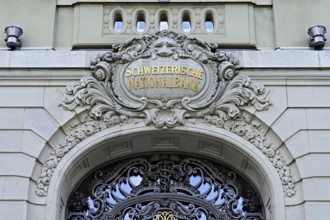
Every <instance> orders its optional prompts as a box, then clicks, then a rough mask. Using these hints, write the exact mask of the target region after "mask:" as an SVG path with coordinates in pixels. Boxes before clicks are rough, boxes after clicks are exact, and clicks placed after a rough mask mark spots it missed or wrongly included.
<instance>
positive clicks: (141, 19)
mask: <svg viewBox="0 0 330 220" xmlns="http://www.w3.org/2000/svg"><path fill="white" fill-rule="evenodd" d="M145 27H146V22H145V16H144V14H143V13H138V14H137V17H136V30H137V31H138V32H140V33H142V32H144V30H145Z"/></svg>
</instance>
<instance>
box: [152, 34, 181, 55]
mask: <svg viewBox="0 0 330 220" xmlns="http://www.w3.org/2000/svg"><path fill="white" fill-rule="evenodd" d="M177 46H178V44H177V43H176V41H175V40H174V39H172V38H169V37H162V38H159V39H157V40H156V41H155V43H154V44H153V47H154V49H155V52H156V54H157V55H159V56H163V57H168V56H171V55H173V54H174V53H175V50H176V48H177Z"/></svg>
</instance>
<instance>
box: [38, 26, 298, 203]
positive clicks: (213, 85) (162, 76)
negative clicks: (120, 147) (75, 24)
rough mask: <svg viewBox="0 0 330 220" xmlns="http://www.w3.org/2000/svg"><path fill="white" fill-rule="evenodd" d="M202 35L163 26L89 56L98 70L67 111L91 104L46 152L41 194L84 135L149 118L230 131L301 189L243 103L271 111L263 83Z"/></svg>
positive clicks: (162, 124)
mask: <svg viewBox="0 0 330 220" xmlns="http://www.w3.org/2000/svg"><path fill="white" fill-rule="evenodd" d="M216 48H217V46H216V45H211V44H208V43H206V42H205V41H203V40H201V39H198V38H189V37H187V36H185V35H182V34H178V33H174V32H168V31H161V32H157V33H155V34H154V35H149V36H143V37H141V38H133V39H130V40H127V41H125V42H124V43H121V44H118V45H114V46H113V50H112V51H111V52H107V53H105V54H103V55H100V56H98V57H97V58H96V59H95V60H92V62H91V69H92V74H91V75H87V76H84V77H82V78H81V80H80V82H74V83H72V84H70V85H68V86H67V87H66V94H65V95H64V99H63V102H62V103H61V104H60V105H61V106H62V107H63V108H64V109H67V110H75V109H76V108H77V107H78V106H79V107H86V108H87V109H88V111H89V116H88V118H87V119H86V120H84V121H83V122H81V123H78V122H77V123H76V124H75V125H74V126H72V127H73V128H72V130H71V131H70V133H69V135H67V137H66V139H65V141H64V142H63V143H62V144H60V145H59V146H58V147H56V148H55V149H54V151H53V152H52V153H51V155H50V156H49V157H48V158H47V160H46V162H45V164H44V165H43V169H42V171H41V173H40V175H39V178H38V180H37V188H38V190H37V194H38V195H39V196H46V195H47V191H48V185H49V182H50V179H51V177H52V175H53V172H54V170H55V168H56V166H57V164H58V163H59V162H60V161H61V159H62V158H63V156H64V155H65V154H66V153H67V152H69V151H70V149H72V148H73V147H74V146H75V145H76V144H78V143H79V142H81V141H82V140H84V139H85V138H87V137H89V136H91V135H93V134H95V133H97V132H99V131H101V130H104V129H106V128H109V127H113V126H116V125H118V124H125V123H131V122H133V121H144V122H145V124H146V125H152V126H155V127H157V128H172V127H175V126H183V125H185V124H186V123H204V124H205V123H206V124H211V125H215V126H217V127H219V128H224V129H226V130H228V131H231V132H233V133H235V134H237V135H239V136H241V137H243V138H245V139H246V140H248V141H249V142H250V143H252V144H253V145H254V146H256V147H257V148H258V149H259V150H261V151H262V152H263V153H264V154H265V155H266V156H267V157H268V158H269V159H270V161H271V162H272V164H273V165H274V167H275V168H276V170H277V171H278V173H279V175H280V178H281V180H282V184H283V187H284V192H285V194H286V195H287V196H289V197H290V196H293V195H294V194H295V190H296V189H295V186H294V182H293V179H292V175H291V171H290V168H289V167H288V166H286V163H285V161H284V159H283V157H282V156H281V155H280V153H279V152H277V151H276V149H275V148H274V147H273V146H272V143H270V142H269V141H267V140H266V137H265V132H264V131H262V129H261V128H260V125H259V124H258V122H256V121H251V119H250V118H249V117H248V115H247V114H245V113H243V109H244V108H245V107H248V106H253V107H254V108H255V109H256V110H258V111H261V110H266V109H268V108H269V105H270V102H269V98H268V96H267V94H266V90H265V89H264V87H263V85H261V84H259V83H257V82H254V81H252V80H251V79H250V78H249V77H248V76H244V75H238V70H237V69H238V68H239V63H238V60H237V59H236V58H235V57H233V56H231V55H229V54H226V53H224V52H221V51H218V50H217V49H216Z"/></svg>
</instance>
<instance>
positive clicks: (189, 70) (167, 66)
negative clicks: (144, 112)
mask: <svg viewBox="0 0 330 220" xmlns="http://www.w3.org/2000/svg"><path fill="white" fill-rule="evenodd" d="M123 70H124V72H123V73H121V74H122V77H121V80H122V81H123V85H125V88H126V91H127V92H130V93H132V94H133V95H135V96H138V97H149V98H152V99H164V98H168V99H175V98H176V99H177V98H181V97H185V96H187V97H192V96H195V95H197V94H199V93H200V92H201V91H203V89H204V88H205V81H206V80H209V79H210V77H208V76H207V75H208V72H207V70H206V69H204V67H203V66H202V65H200V64H199V63H197V62H196V61H194V60H192V59H185V60H180V61H178V60H173V59H170V58H160V59H159V60H157V61H155V60H152V59H145V60H137V61H134V62H132V63H130V64H129V65H128V66H127V67H126V68H123Z"/></svg>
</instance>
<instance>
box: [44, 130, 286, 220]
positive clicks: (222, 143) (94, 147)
mask: <svg viewBox="0 0 330 220" xmlns="http://www.w3.org/2000/svg"><path fill="white" fill-rule="evenodd" d="M142 135H143V136H148V137H149V138H147V140H148V142H149V146H147V145H140V146H143V147H142V148H139V149H138V148H136V146H135V145H136V144H135V143H134V142H136V141H138V140H139V139H138V138H139V137H141V136H142ZM157 138H160V139H158V140H156V139H157ZM180 138H183V139H180ZM187 140H193V141H194V143H195V144H194V146H195V148H194V149H191V148H188V147H185V146H184V145H183V144H182V143H184V142H185V141H187ZM162 141H165V142H162ZM166 141H167V142H166ZM152 146H153V147H152ZM150 150H152V151H154V152H159V151H177V152H187V153H194V154H197V155H201V156H204V157H205V156H206V157H212V158H213V159H216V160H219V161H220V162H222V163H225V164H227V165H229V166H231V167H233V168H235V169H236V170H238V171H239V172H241V173H242V172H243V173H244V174H245V175H246V176H247V178H248V179H249V180H250V181H251V182H252V183H253V184H254V185H256V186H257V188H258V189H259V192H260V193H261V195H262V199H263V205H264V207H265V210H266V211H265V212H266V218H267V219H284V213H285V212H284V197H285V196H284V193H283V188H282V184H281V180H280V178H279V176H278V173H277V172H276V170H275V168H274V167H273V165H272V164H271V163H270V162H269V160H268V158H267V157H266V156H265V155H264V154H263V153H262V152H261V151H259V150H256V147H255V146H253V145H252V144H251V143H249V142H248V141H246V140H244V139H243V138H241V137H239V136H237V135H236V134H233V133H232V132H229V131H226V130H224V129H214V127H213V126H208V125H201V124H199V125H190V126H186V127H177V128H173V129H171V130H160V129H157V128H154V127H145V126H144V125H143V124H139V125H134V126H132V125H124V126H121V127H120V129H118V128H116V127H113V128H109V129H105V130H103V131H101V132H99V133H97V134H94V135H92V136H90V137H89V138H87V139H85V140H83V141H82V142H80V143H79V144H77V145H76V146H75V147H74V148H72V149H71V150H70V151H69V152H68V153H67V154H66V155H65V157H63V159H62V160H61V162H60V163H59V164H58V165H57V167H56V168H55V171H54V174H53V176H52V178H51V180H50V184H49V190H48V196H47V199H46V201H45V202H46V204H47V218H46V219H47V220H54V219H64V210H65V205H66V202H67V199H68V198H67V197H68V196H69V195H70V193H71V191H72V190H73V189H74V187H75V185H76V184H77V183H78V182H79V180H81V179H82V178H83V176H84V175H87V174H88V173H89V172H90V171H91V170H93V169H94V168H95V167H97V166H99V165H100V164H102V163H105V162H109V161H111V160H116V159H118V158H122V157H124V156H126V155H130V154H139V153H143V152H149V151H150ZM110 151H111V153H110ZM101 157H102V158H103V159H100V158H101ZM93 158H98V160H97V161H96V162H97V163H95V161H94V162H91V160H93ZM233 158H236V159H233ZM258 181H259V182H258Z"/></svg>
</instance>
